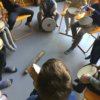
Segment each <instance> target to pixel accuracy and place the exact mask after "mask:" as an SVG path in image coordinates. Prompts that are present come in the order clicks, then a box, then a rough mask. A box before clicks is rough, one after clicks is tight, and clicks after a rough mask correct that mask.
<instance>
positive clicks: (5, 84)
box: [0, 79, 13, 89]
mask: <svg viewBox="0 0 100 100" xmlns="http://www.w3.org/2000/svg"><path fill="white" fill-rule="evenodd" d="M12 83H13V79H7V80H5V81H0V89H3V88H6V87H8V86H10V85H11V84H12Z"/></svg>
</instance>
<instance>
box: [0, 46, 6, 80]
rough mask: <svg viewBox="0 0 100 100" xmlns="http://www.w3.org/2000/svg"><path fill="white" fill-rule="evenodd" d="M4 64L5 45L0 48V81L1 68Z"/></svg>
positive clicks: (0, 75)
mask: <svg viewBox="0 0 100 100" xmlns="http://www.w3.org/2000/svg"><path fill="white" fill-rule="evenodd" d="M5 66H6V47H5V46H3V48H2V49H1V50H0V81H1V80H2V69H3V68H4V67H5Z"/></svg>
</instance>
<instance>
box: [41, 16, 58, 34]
mask: <svg viewBox="0 0 100 100" xmlns="http://www.w3.org/2000/svg"><path fill="white" fill-rule="evenodd" d="M47 19H51V20H53V21H54V22H55V27H54V28H53V30H54V29H55V28H56V21H55V20H54V19H53V18H51V17H47V18H45V19H44V20H43V21H42V24H41V26H42V28H43V22H44V21H46V20H47ZM43 30H44V31H47V32H51V31H53V30H45V29H44V28H43Z"/></svg>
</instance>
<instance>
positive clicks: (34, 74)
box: [28, 64, 41, 81]
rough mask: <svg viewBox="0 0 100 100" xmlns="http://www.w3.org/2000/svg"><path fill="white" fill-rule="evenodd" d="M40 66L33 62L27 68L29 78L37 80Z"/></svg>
mask: <svg viewBox="0 0 100 100" xmlns="http://www.w3.org/2000/svg"><path fill="white" fill-rule="evenodd" d="M40 69H41V68H40V67H39V66H38V65H36V64H33V65H32V66H31V67H30V68H29V69H28V73H29V74H30V76H31V78H32V79H33V80H34V81H37V76H38V74H39V72H40Z"/></svg>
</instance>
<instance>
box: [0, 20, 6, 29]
mask: <svg viewBox="0 0 100 100" xmlns="http://www.w3.org/2000/svg"><path fill="white" fill-rule="evenodd" d="M4 26H5V23H4V22H3V21H0V29H2V28H3V27H4Z"/></svg>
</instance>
